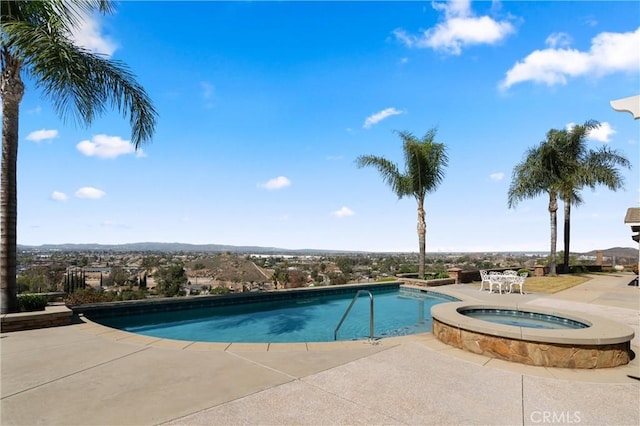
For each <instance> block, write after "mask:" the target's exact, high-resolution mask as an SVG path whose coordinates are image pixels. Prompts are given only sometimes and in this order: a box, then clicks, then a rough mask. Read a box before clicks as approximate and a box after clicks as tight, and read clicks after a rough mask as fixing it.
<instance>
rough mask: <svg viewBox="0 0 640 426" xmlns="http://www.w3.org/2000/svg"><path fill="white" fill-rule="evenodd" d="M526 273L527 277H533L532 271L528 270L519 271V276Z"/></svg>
mask: <svg viewBox="0 0 640 426" xmlns="http://www.w3.org/2000/svg"><path fill="white" fill-rule="evenodd" d="M525 272H526V273H527V276H528V277H530V276H531V271H530V270H528V269H527V268H522V269H518V275H520V274H524V273H525Z"/></svg>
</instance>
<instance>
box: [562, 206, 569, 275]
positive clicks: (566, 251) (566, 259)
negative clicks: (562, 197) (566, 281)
mask: <svg viewBox="0 0 640 426" xmlns="http://www.w3.org/2000/svg"><path fill="white" fill-rule="evenodd" d="M570 223H571V203H569V202H568V201H564V268H563V272H564V273H565V274H568V273H569V241H570V238H571V237H570V234H571V229H570Z"/></svg>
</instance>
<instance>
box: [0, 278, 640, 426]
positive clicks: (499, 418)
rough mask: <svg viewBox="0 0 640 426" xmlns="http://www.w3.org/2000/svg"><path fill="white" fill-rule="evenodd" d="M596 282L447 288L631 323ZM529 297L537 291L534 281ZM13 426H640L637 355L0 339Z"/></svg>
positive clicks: (626, 297) (94, 336) (414, 344)
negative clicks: (580, 359)
mask: <svg viewBox="0 0 640 426" xmlns="http://www.w3.org/2000/svg"><path fill="white" fill-rule="evenodd" d="M631 278H632V276H631V275H628V274H619V275H598V276H595V275H594V276H593V279H592V280H590V281H588V282H586V283H584V284H582V285H579V286H576V287H574V288H572V289H569V290H565V291H563V292H560V293H556V294H553V295H536V294H526V295H519V294H510V295H508V294H507V295H504V294H503V295H499V294H489V293H488V292H480V291H478V290H477V287H473V286H470V285H450V286H446V287H440V288H438V289H437V290H438V291H442V292H444V293H448V294H451V295H456V296H460V297H461V298H464V299H465V300H468V301H471V302H473V301H484V302H488V301H490V302H503V301H504V302H508V301H510V299H514V301H515V300H516V299H517V301H518V302H519V303H521V304H522V303H524V304H531V305H532V306H544V307H553V308H557V309H566V310H572V311H576V312H584V313H589V314H593V315H600V316H604V317H606V318H609V319H614V320H616V321H620V322H622V323H625V324H627V325H629V326H630V327H632V328H633V329H634V331H635V333H636V336H635V337H634V339H633V340H632V343H631V344H632V350H633V351H634V352H635V353H636V354H638V353H639V351H640V348H639V344H638V343H639V340H638V339H639V337H638V334H639V328H640V323H639V322H640V321H639V308H640V290H639V289H638V287H630V286H627V284H628V283H629V281H631ZM525 290H526V285H525ZM0 337H1V338H0V354H1V368H2V371H1V379H2V381H1V383H0V386H1V398H2V399H1V404H0V409H1V414H0V424H2V425H35V424H46V425H54V424H56V425H57V424H59V425H89V424H100V425H124V424H127V425H151V424H171V425H183V424H184V425H191V424H194V425H196V424H198V425H231V424H251V425H253V424H260V425H281V424H295V425H300V424H312V425H321V424H327V425H335V424H349V425H351V424H367V425H371V424H416V425H457V424H483V425H489V424H491V425H494V424H495V425H535V424H550V423H554V424H577V423H579V424H583V425H597V424H616V425H637V424H640V405H639V404H638V401H639V400H640V381H638V380H636V379H633V378H630V377H629V375H631V376H636V377H637V376H640V359H638V357H637V356H636V357H635V358H634V359H633V360H632V361H631V362H630V363H629V364H627V365H625V366H621V367H616V368H610V369H599V370H573V369H558V368H547V367H533V366H527V365H522V364H515V363H510V362H506V361H501V360H497V359H492V358H487V357H484V356H481V355H476V354H472V353H468V352H464V351H462V350H459V349H455V348H452V347H450V346H447V345H444V344H443V343H441V342H440V341H438V340H437V339H435V337H434V336H433V334H431V333H425V334H420V335H414V336H406V337H402V338H393V339H383V340H381V341H379V342H378V344H376V345H370V344H368V343H365V342H337V343H308V344H304V343H303V344H278V345H276V344H271V345H268V344H256V345H252V344H232V345H228V344H205V343H193V342H178V341H172V340H163V339H155V338H149V337H145V336H140V335H133V334H130V333H125V332H122V331H117V330H112V329H109V328H106V327H103V326H100V325H97V324H94V323H90V322H85V323H80V324H74V325H70V326H64V327H57V328H46V329H37V330H29V331H19V332H10V333H2V334H1V335H0Z"/></svg>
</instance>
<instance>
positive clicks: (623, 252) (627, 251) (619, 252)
mask: <svg viewBox="0 0 640 426" xmlns="http://www.w3.org/2000/svg"><path fill="white" fill-rule="evenodd" d="M598 251H602V255H603V256H606V257H612V256H615V257H630V258H637V257H638V249H636V248H631V247H612V248H609V249H606V250H591V251H590V252H587V253H580V254H582V255H585V256H595V255H596V254H597V253H598Z"/></svg>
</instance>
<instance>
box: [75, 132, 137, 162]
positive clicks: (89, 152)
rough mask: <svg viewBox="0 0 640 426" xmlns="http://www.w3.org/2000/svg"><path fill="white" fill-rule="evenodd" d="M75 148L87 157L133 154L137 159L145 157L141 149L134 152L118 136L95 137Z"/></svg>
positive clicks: (130, 145) (113, 156)
mask: <svg viewBox="0 0 640 426" xmlns="http://www.w3.org/2000/svg"><path fill="white" fill-rule="evenodd" d="M76 148H77V149H78V151H80V152H81V153H83V154H84V155H86V156H87V157H94V156H95V157H99V158H116V157H118V156H120V155H125V154H133V153H136V156H137V157H144V156H145V154H144V152H143V151H142V150H141V149H139V150H138V151H137V152H136V149H135V148H134V146H133V144H132V143H131V142H130V141H126V140H123V139H122V138H121V137H120V136H108V135H95V136H94V137H93V138H91V140H90V141H88V140H84V141H82V142H80V143H79V144H78V145H76Z"/></svg>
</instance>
